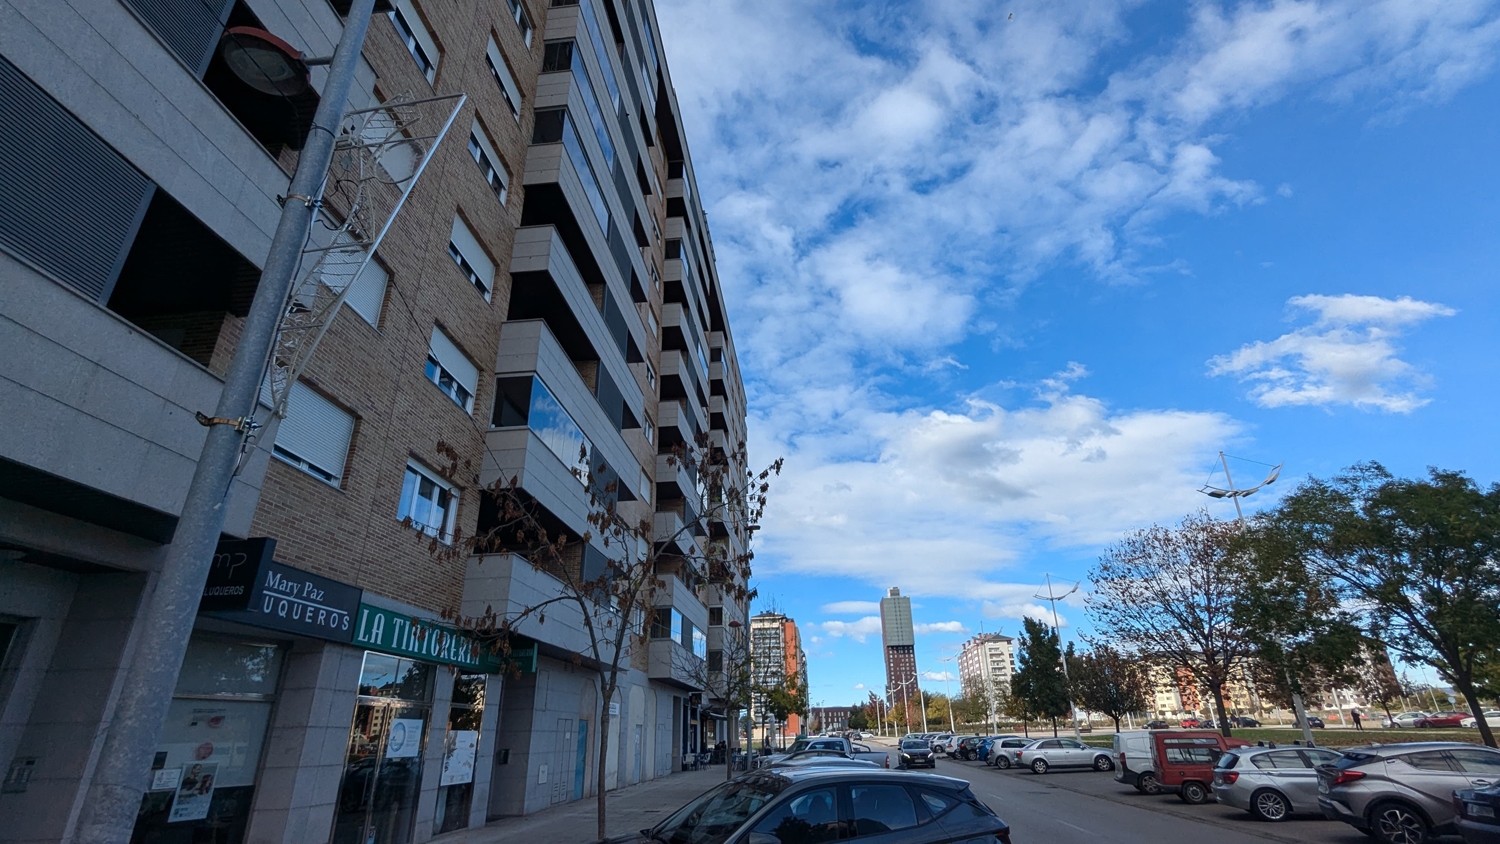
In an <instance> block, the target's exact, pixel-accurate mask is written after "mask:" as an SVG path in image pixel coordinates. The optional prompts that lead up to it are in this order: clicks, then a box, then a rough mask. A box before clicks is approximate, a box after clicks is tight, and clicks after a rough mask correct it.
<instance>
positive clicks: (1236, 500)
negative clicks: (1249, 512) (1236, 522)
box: [1198, 451, 1245, 528]
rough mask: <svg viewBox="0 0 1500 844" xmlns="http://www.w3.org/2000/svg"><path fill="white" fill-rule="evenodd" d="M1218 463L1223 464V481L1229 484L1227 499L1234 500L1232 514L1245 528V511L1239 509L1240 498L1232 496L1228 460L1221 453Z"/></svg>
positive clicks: (1232, 485) (1231, 481)
mask: <svg viewBox="0 0 1500 844" xmlns="http://www.w3.org/2000/svg"><path fill="white" fill-rule="evenodd" d="M1236 459H1239V458H1236ZM1219 462H1220V463H1223V464H1224V481H1225V482H1226V483H1228V484H1229V497H1230V498H1232V499H1234V512H1235V513H1238V514H1239V517H1240V527H1242V528H1243V527H1244V526H1245V511H1244V510H1242V509H1240V497H1239V496H1238V495H1235V494H1234V478H1231V477H1229V458H1228V457H1225V456H1224V452H1222V451H1221V452H1219ZM1198 465H1200V466H1201V465H1203V464H1201V463H1200V464H1198Z"/></svg>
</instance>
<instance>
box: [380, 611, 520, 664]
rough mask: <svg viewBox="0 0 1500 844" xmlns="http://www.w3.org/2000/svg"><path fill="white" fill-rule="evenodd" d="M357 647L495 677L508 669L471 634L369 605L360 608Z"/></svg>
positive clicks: (407, 614)
mask: <svg viewBox="0 0 1500 844" xmlns="http://www.w3.org/2000/svg"><path fill="white" fill-rule="evenodd" d="M354 644H356V645H361V646H363V647H366V648H369V649H370V650H372V651H384V652H385V653H392V654H396V655H398V656H409V657H412V658H414V659H421V660H426V661H427V662H441V663H444V664H447V665H456V666H458V667H460V668H469V669H473V670H476V671H486V672H489V673H492V674H493V673H495V672H498V671H501V670H502V669H504V668H505V661H504V660H502V659H501V658H500V657H498V656H496V655H495V654H492V653H490V650H489V647H488V646H487V645H485V644H483V643H481V642H480V641H479V640H478V639H477V638H475V637H474V635H473V634H471V633H466V632H464V631H462V630H456V629H454V628H452V627H449V626H447V625H444V624H437V623H435V622H431V621H428V620H426V619H422V618H412V616H411V614H410V613H401V612H392V611H391V610H386V609H381V608H380V607H372V606H370V605H369V604H360V605H359V615H358V619H357V620H356V621H355V625H354Z"/></svg>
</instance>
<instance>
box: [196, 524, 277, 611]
mask: <svg viewBox="0 0 1500 844" xmlns="http://www.w3.org/2000/svg"><path fill="white" fill-rule="evenodd" d="M275 553H276V540H274V539H272V538H270V537H268V536H256V537H252V538H250V539H221V540H219V545H218V547H217V548H215V549H214V560H213V563H212V565H210V566H209V568H208V581H207V582H206V583H204V584H203V598H202V599H201V600H199V601H198V609H199V610H204V611H208V610H243V609H248V608H249V606H250V595H251V593H252V592H254V591H255V584H256V580H257V576H258V575H259V574H260V569H261V566H263V565H265V564H266V563H269V562H271V557H272V556H273V555H274V554H275Z"/></svg>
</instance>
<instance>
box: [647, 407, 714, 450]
mask: <svg viewBox="0 0 1500 844" xmlns="http://www.w3.org/2000/svg"><path fill="white" fill-rule="evenodd" d="M686 404H687V399H662V401H661V404H658V405H657V406H656V413H657V415H658V417H659V418H658V419H657V420H656V429H657V431H658V433H659V436H660V438H661V444H662V446H664V447H666V448H671V447H673V446H677V445H681V444H684V443H686V444H687V445H689V446H692V445H696V444H697V442H698V433H699V432H700V431H701V430H703V429H702V428H700V427H698V426H699V425H700V424H702V423H701V422H700V420H699V417H698V415H696V414H694V413H692V412H691V411H689V410H687V409H686V408H685V405H686Z"/></svg>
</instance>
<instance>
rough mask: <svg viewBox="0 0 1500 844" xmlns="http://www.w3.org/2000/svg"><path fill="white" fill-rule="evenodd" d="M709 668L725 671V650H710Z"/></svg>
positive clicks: (710, 669)
mask: <svg viewBox="0 0 1500 844" xmlns="http://www.w3.org/2000/svg"><path fill="white" fill-rule="evenodd" d="M708 670H709V671H723V670H724V652H723V651H709V652H708Z"/></svg>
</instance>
